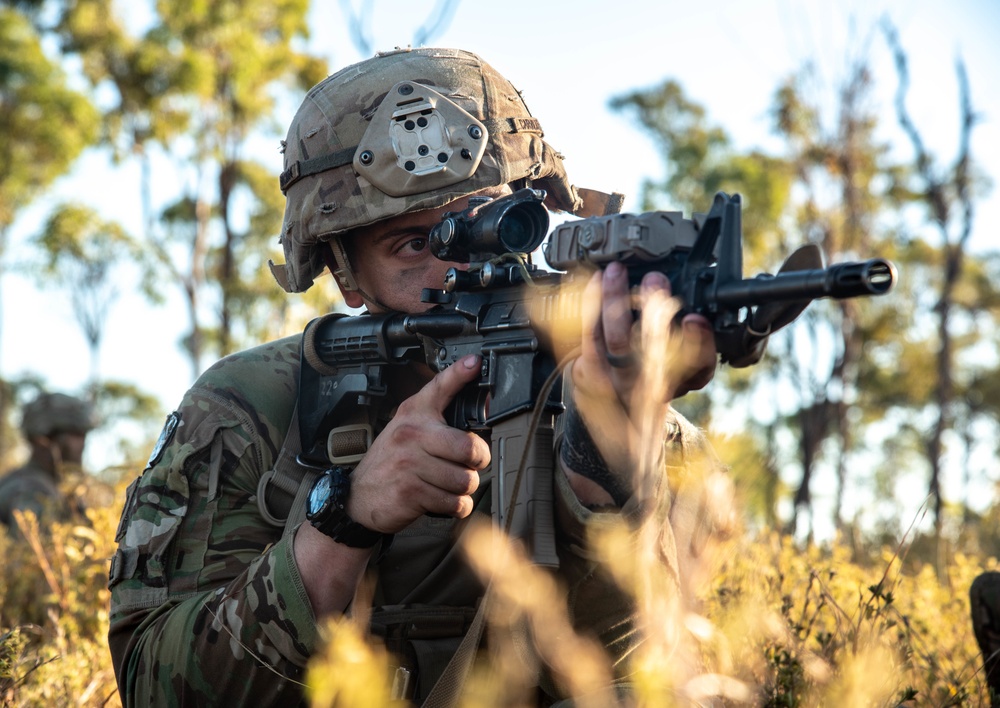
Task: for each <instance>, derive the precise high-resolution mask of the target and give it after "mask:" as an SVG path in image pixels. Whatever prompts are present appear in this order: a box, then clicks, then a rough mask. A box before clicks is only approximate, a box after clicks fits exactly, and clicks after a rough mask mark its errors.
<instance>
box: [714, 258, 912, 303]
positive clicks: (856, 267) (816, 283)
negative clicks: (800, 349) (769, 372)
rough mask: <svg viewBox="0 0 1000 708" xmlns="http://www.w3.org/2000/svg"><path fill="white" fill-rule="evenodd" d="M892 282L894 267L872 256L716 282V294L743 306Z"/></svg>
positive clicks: (876, 289) (844, 293) (850, 292)
mask: <svg viewBox="0 0 1000 708" xmlns="http://www.w3.org/2000/svg"><path fill="white" fill-rule="evenodd" d="M895 282H896V267H895V266H894V265H893V264H892V263H891V262H890V261H887V260H885V259H884V258H872V259H870V260H867V261H861V262H857V263H837V264H835V265H832V266H830V267H829V268H819V269H815V270H794V271H786V272H784V273H778V274H777V275H762V276H757V277H756V278H749V279H747V280H737V281H735V282H729V283H719V286H718V289H717V291H716V294H715V295H716V301H717V302H718V303H719V304H720V305H726V306H731V307H746V306H751V305H763V304H765V303H768V302H794V301H802V300H815V299H818V298H824V297H832V298H837V299H843V298H849V297H858V296H862V295H882V294H884V293H886V292H888V291H889V290H890V289H891V288H892V286H893V284H895Z"/></svg>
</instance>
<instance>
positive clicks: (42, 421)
mask: <svg viewBox="0 0 1000 708" xmlns="http://www.w3.org/2000/svg"><path fill="white" fill-rule="evenodd" d="M93 429H94V411H93V408H92V407H91V406H90V404H89V403H87V402H86V401H81V400H80V399H79V398H74V397H73V396H67V395H66V394H65V393H43V394H41V395H39V396H38V398H36V399H35V400H34V401H32V402H31V403H29V404H27V405H26V406H25V407H24V412H23V415H22V418H21V430H23V431H24V434H25V435H26V436H27V437H29V438H30V437H34V436H38V435H41V436H44V437H48V436H50V435H52V434H53V433H57V432H67V433H89V432H90V431H91V430H93Z"/></svg>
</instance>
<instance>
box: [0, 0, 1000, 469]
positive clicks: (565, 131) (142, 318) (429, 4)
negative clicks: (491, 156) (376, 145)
mask: <svg viewBox="0 0 1000 708" xmlns="http://www.w3.org/2000/svg"><path fill="white" fill-rule="evenodd" d="M350 2H351V3H352V4H353V5H354V6H355V7H357V6H358V5H359V3H358V1H357V0H350ZM314 5H315V8H314V11H313V25H312V26H313V36H312V39H311V47H312V50H313V51H314V52H316V53H319V54H322V55H323V56H326V57H327V58H328V59H329V62H330V70H331V72H332V71H335V70H337V69H339V68H341V67H343V66H345V65H347V64H351V63H354V62H356V61H359V60H360V59H362V58H364V57H363V56H362V55H361V54H359V53H358V50H357V49H356V47H355V45H354V44H353V43H352V42H351V40H350V36H349V34H348V31H347V28H346V26H345V22H344V15H343V14H342V7H341V6H342V3H339V2H333V0H322V1H320V0H314ZM434 6H435V1H434V0H410V2H406V3H402V2H395V1H393V2H389V1H387V0H376V2H375V10H374V12H373V14H372V16H371V25H370V27H371V35H370V36H371V40H372V42H371V44H372V46H373V48H374V49H376V50H386V49H391V48H393V47H395V46H405V45H408V44H411V43H413V40H414V28H416V27H418V26H419V25H421V24H422V23H423V22H424V21H425V19H426V17H427V16H428V15H430V13H431V12H432V10H433V8H434ZM883 16H885V17H888V18H890V19H891V21H892V22H893V23H894V25H895V26H896V28H897V29H898V32H899V37H900V41H901V43H902V45H903V48H904V50H905V51H906V52H907V54H908V56H909V65H910V76H911V90H910V94H909V100H908V107H909V110H910V113H911V115H912V116H913V117H914V120H915V122H916V123H917V127H918V129H919V130H920V131H921V132H922V134H923V135H924V138H925V140H926V142H927V145H928V147H929V148H930V150H931V151H932V152H933V153H934V154H935V155H936V156H937V157H939V158H940V160H941V161H942V164H944V163H947V162H949V161H950V160H952V159H953V158H954V155H955V152H956V149H957V142H958V134H959V133H958V85H957V81H956V78H955V76H956V75H955V61H956V58H958V57H961V58H962V59H963V60H964V62H965V64H966V68H967V71H968V76H969V83H970V88H971V95H972V100H973V104H974V107H975V108H976V110H977V113H978V115H979V117H980V122H979V124H978V125H977V126H976V128H975V131H974V133H973V142H972V149H973V153H974V155H975V156H976V157H977V158H978V160H979V162H980V166H981V168H982V169H983V170H984V171H985V172H986V173H987V174H988V175H990V176H992V179H993V180H994V181H996V180H998V179H1000V169H998V168H997V163H996V158H997V156H1000V80H998V79H997V77H996V75H995V72H996V67H998V66H1000V43H998V42H997V41H996V36H997V34H998V32H1000V1H998V0H953V1H952V2H949V3H943V2H940V0H905V1H904V0H867V1H860V0H842V1H841V2H836V3H833V2H829V1H828V0H823V1H816V0H803V1H799V2H796V1H795V0H756V1H754V2H750V1H748V0H743V1H739V0H716V1H715V2H712V3H691V2H684V3H679V2H672V1H671V0H652V1H649V2H646V1H645V0H617V1H615V2H599V1H597V0H575V1H574V2H572V3H569V2H544V1H541V0H539V1H538V2H535V3H530V4H511V5H498V4H496V3H483V2H473V1H472V0H464V1H463V2H461V3H460V5H459V6H458V9H457V11H456V12H455V14H454V16H453V18H452V20H451V22H450V24H449V25H448V27H447V29H446V30H445V31H444V32H443V33H441V34H439V35H437V37H436V38H435V39H434V41H433V44H435V45H437V46H451V47H461V48H463V49H468V50H471V51H473V52H475V53H477V54H479V55H481V56H482V57H483V58H484V59H486V60H487V61H488V62H489V63H491V64H492V65H493V66H494V67H495V68H497V69H498V70H499V71H500V72H501V73H503V74H504V75H506V76H507V78H509V79H510V80H511V81H512V82H513V83H514V85H515V86H517V87H518V88H519V89H520V90H521V91H522V92H523V95H524V98H525V101H526V102H527V105H528V107H529V108H530V110H531V111H532V113H533V114H534V115H535V116H536V117H537V118H538V119H539V120H540V121H541V124H542V126H543V128H544V130H545V137H546V140H547V141H548V142H549V144H551V145H552V146H554V147H555V148H556V149H558V150H559V151H560V152H562V153H563V154H564V155H565V158H566V159H565V164H566V169H567V172H568V174H569V176H570V179H571V181H573V182H574V183H575V184H576V185H577V186H581V187H589V188H594V189H600V190H603V191H619V192H624V193H625V194H626V202H625V209H626V211H635V210H637V209H638V208H639V188H640V185H641V183H642V180H643V179H644V178H647V177H659V176H661V175H662V170H663V166H662V162H661V160H660V158H659V156H658V155H657V154H656V152H655V150H654V146H653V144H652V142H651V141H650V140H649V139H648V138H647V137H646V136H645V135H643V134H642V133H641V132H640V130H639V129H638V128H637V127H636V126H635V125H634V124H633V123H632V122H631V120H630V119H629V117H628V116H626V115H623V114H620V113H614V112H612V111H611V110H610V109H609V107H608V101H609V99H610V98H611V97H613V96H616V95H620V94H622V93H625V92H628V91H632V90H635V89H640V88H647V87H652V86H654V85H657V84H659V83H660V82H662V81H663V80H665V79H667V78H673V79H675V80H677V81H679V82H680V83H681V85H682V87H683V89H684V91H685V93H686V94H687V96H688V97H689V98H690V99H691V100H693V101H695V102H697V103H700V104H701V105H703V106H705V108H706V109H707V111H708V118H709V120H710V121H711V122H712V123H714V124H717V125H721V126H722V127H723V128H724V129H725V130H726V131H727V132H728V133H729V135H730V136H731V138H732V139H733V141H734V142H735V144H736V145H737V146H738V147H740V148H744V149H749V148H751V147H762V148H765V149H767V148H770V149H777V147H776V146H777V142H776V139H775V138H774V136H773V135H772V134H771V133H770V123H769V118H768V111H769V106H770V104H771V100H772V96H773V93H774V91H775V89H776V88H777V87H778V85H779V83H780V82H781V81H782V80H783V79H785V78H786V77H787V76H789V75H790V74H791V73H793V72H794V71H796V70H797V69H799V68H800V67H802V66H803V65H804V64H805V63H806V62H809V61H811V62H813V64H814V65H815V66H816V67H817V70H818V77H819V80H820V81H821V82H822V85H824V86H827V87H833V86H836V85H837V83H838V81H839V80H841V79H842V78H843V73H844V67H845V66H846V59H847V57H849V56H857V55H858V54H859V53H861V52H862V51H865V48H866V47H868V49H867V51H868V52H869V56H871V58H872V64H873V66H874V70H875V71H874V73H875V80H876V87H877V91H878V98H877V101H878V106H879V110H880V111H881V112H882V114H883V115H884V116H885V121H884V123H885V125H886V126H887V127H889V128H891V127H892V126H894V125H895V114H894V112H893V108H892V99H893V95H894V92H895V89H896V73H895V70H894V68H893V65H892V61H891V56H890V53H889V51H888V49H887V46H886V43H885V40H884V38H883V37H882V35H881V33H879V32H878V31H877V27H876V24H877V22H878V20H879V19H880V18H882V17H883ZM291 117H292V116H291V113H289V114H288V115H287V116H285V117H284V118H283V119H282V122H283V123H285V124H287V122H288V120H290V119H291ZM278 137H279V136H275V137H274V139H273V144H274V146H275V149H274V150H273V151H272V152H270V153H265V154H263V155H260V156H258V157H259V158H260V159H262V160H265V161H266V160H271V161H272V162H273V167H274V171H275V173H277V172H279V171H280V169H281V157H280V155H279V154H278V151H277V140H278ZM889 137H890V138H891V139H892V141H893V142H894V143H895V144H896V145H897V146H898V147H899V150H900V152H899V156H900V157H901V158H906V157H909V156H910V155H911V154H912V153H911V152H910V151H909V147H908V143H907V142H906V141H905V140H903V139H902V137H901V136H900V135H899V134H898V132H897V133H896V134H895V135H889ZM170 179H171V176H170V175H168V174H162V175H161V174H157V175H155V177H154V188H159V189H165V190H170V189H171V188H172V185H171V184H170ZM138 183H139V180H138V171H137V168H136V166H135V165H129V164H126V165H124V166H123V167H119V168H116V169H111V167H110V165H109V164H108V161H107V159H106V157H105V156H102V155H100V154H90V155H87V156H85V158H84V159H82V160H81V161H80V162H79V164H78V165H77V167H76V169H75V170H74V171H73V173H72V174H70V175H69V176H67V177H66V178H63V179H61V180H60V181H59V182H58V183H57V185H56V186H55V187H54V189H53V190H52V191H51V192H50V193H48V194H46V195H45V197H44V198H42V199H40V200H39V201H38V202H36V204H35V205H34V206H33V207H32V208H31V209H29V210H28V211H27V212H26V213H25V214H24V216H23V218H21V219H20V220H19V221H18V222H17V223H16V224H15V226H14V228H13V233H12V242H11V244H12V246H11V251H10V253H11V254H14V255H16V254H17V252H18V248H19V245H21V246H20V247H23V243H24V242H25V240H26V239H27V238H28V237H29V236H30V235H31V234H32V233H33V232H34V231H35V230H37V229H38V227H39V225H40V224H41V223H42V221H43V219H44V216H45V214H46V213H47V212H46V210H47V209H48V208H49V207H50V205H51V204H53V203H55V202H56V201H58V200H60V199H66V198H73V199H78V200H82V201H84V202H86V203H90V204H93V205H94V206H96V207H98V208H99V209H100V210H101V212H102V213H103V214H104V215H105V216H106V217H107V218H114V219H117V220H119V221H121V222H122V223H123V224H125V225H126V227H128V228H131V229H132V230H134V231H135V232H139V230H140V224H141V221H140V215H139V209H138V204H139V192H138V188H137V185H138ZM275 188H276V189H277V184H276V185H275ZM707 206H708V205H706V208H707ZM998 221H1000V189H994V190H993V191H992V192H991V193H990V194H989V195H988V197H987V198H985V199H983V200H981V201H980V202H979V203H978V205H977V218H976V230H975V233H974V235H973V246H974V247H976V248H982V249H985V248H992V247H994V245H995V244H994V241H993V240H992V239H993V238H994V237H993V233H994V232H995V230H996V228H995V226H994V225H995V224H996V223H998ZM782 258H783V256H782V255H781V254H776V259H775V260H776V265H777V263H780V260H781V259H782ZM0 288H2V293H0V295H2V298H0V306H2V313H0V316H2V330H0V373H2V374H3V375H4V376H6V377H15V376H18V375H21V374H24V373H27V372H35V373H37V374H40V375H41V376H42V377H43V378H44V379H45V380H47V381H48V382H49V385H50V388H51V389H53V390H64V391H68V392H75V391H79V390H80V389H81V388H82V387H83V386H84V385H85V383H86V380H87V376H88V372H89V361H88V357H87V350H86V346H85V342H84V340H83V337H82V335H81V333H80V331H79V329H78V327H77V325H76V324H75V321H74V319H73V316H72V312H71V309H70V305H69V301H68V298H67V297H66V295H65V294H63V293H61V292H56V291H51V290H39V289H37V288H36V287H35V286H34V284H33V283H32V282H31V281H29V280H27V279H25V278H24V277H22V276H21V275H20V274H18V273H16V272H14V273H8V274H7V275H6V276H5V277H4V279H3V281H2V282H0ZM123 289H124V290H125V292H124V293H123V296H122V298H121V300H120V301H119V302H118V303H117V304H116V305H115V306H114V308H113V309H112V311H111V313H110V316H109V320H108V323H107V333H106V337H105V343H104V345H103V348H102V352H101V372H102V374H103V375H104V376H105V377H110V378H116V379H124V380H128V381H133V382H135V383H136V384H138V385H139V386H141V387H142V388H144V389H146V390H149V391H151V392H153V393H154V394H155V395H156V396H157V397H159V399H160V400H161V401H162V403H163V407H164V413H166V412H167V411H168V410H170V409H172V408H173V407H174V406H175V405H176V404H177V403H178V402H179V401H180V398H181V396H182V395H183V393H184V391H185V390H186V389H187V387H188V386H189V385H190V383H191V372H190V371H189V366H188V363H187V360H186V358H185V357H184V355H183V354H182V353H181V351H180V349H179V347H178V345H177V342H178V339H179V337H180V335H181V332H183V331H184V329H185V327H186V315H185V312H184V309H183V304H182V300H181V298H180V296H179V295H178V296H177V297H176V298H173V299H171V300H170V301H169V302H168V303H167V305H166V306H163V307H157V308H152V307H150V306H149V305H148V304H147V303H146V302H145V301H143V300H142V299H141V298H140V297H139V296H138V295H137V294H134V293H133V292H131V291H130V284H128V283H123ZM208 363H209V362H206V365H207V364H208ZM109 454H110V452H109V451H108V450H107V449H103V448H101V447H100V446H99V445H90V446H88V451H87V460H88V463H89V464H90V465H92V466H96V465H101V464H103V462H104V461H105V460H106V459H107V456H108V455H109Z"/></svg>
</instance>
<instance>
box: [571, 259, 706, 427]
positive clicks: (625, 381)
mask: <svg viewBox="0 0 1000 708" xmlns="http://www.w3.org/2000/svg"><path fill="white" fill-rule="evenodd" d="M669 297H670V281H669V280H668V279H667V277H666V276H665V275H663V274H662V273H658V272H651V273H648V274H646V276H645V277H644V278H643V280H642V284H641V286H640V288H639V297H638V299H636V298H635V297H633V295H632V293H631V291H630V288H629V284H628V273H627V271H626V269H625V267H624V266H622V264H620V263H617V262H615V263H611V264H609V265H608V266H607V267H606V268H605V269H604V270H603V271H598V272H596V273H594V275H593V277H592V278H591V280H590V282H589V283H588V284H587V287H586V289H585V290H584V299H583V323H584V332H583V338H582V341H581V355H580V358H579V359H577V360H576V361H575V362H574V364H573V381H574V383H575V384H576V385H577V386H578V387H582V388H583V389H585V390H588V391H592V392H594V393H595V394H597V395H599V396H604V397H607V398H609V399H611V397H612V396H613V397H614V398H616V399H617V400H618V401H620V402H621V404H622V405H623V406H625V407H626V408H630V407H632V406H633V405H634V401H633V396H634V394H635V393H636V392H637V390H638V392H640V393H645V392H649V391H656V393H657V395H658V397H659V398H661V399H663V400H662V402H664V403H665V402H668V401H670V400H672V399H673V398H677V397H680V396H683V395H684V394H685V393H688V392H689V391H694V390H697V389H700V388H703V387H704V386H706V385H708V383H709V382H710V381H711V380H712V377H713V376H714V375H715V367H716V362H717V359H718V356H717V354H716V351H715V341H714V338H713V334H712V327H711V324H710V323H709V322H708V320H707V319H706V318H705V317H702V316H701V315H694V314H690V315H686V316H685V317H684V318H683V320H682V321H681V323H680V325H679V326H675V325H672V318H669V319H668V320H667V321H666V322H664V321H663V318H662V317H657V316H656V315H657V314H658V313H657V312H656V311H657V310H662V309H663V308H664V307H665V306H666V305H667V301H668V299H669ZM650 308H652V311H648V310H650ZM634 311H637V312H638V313H639V314H640V318H638V319H637V318H636V317H635V316H634V315H633V312H634ZM647 311H648V312H647ZM643 312H646V315H648V316H646V317H643V316H641V315H642V313H643ZM668 317H669V315H668ZM644 319H645V320H647V326H653V327H663V328H668V327H671V326H673V331H671V332H669V333H667V334H668V336H643V333H641V332H639V331H637V327H641V326H642V322H643V320H644ZM645 334H646V335H655V334H657V333H656V332H647V333H645ZM643 345H646V348H648V349H650V350H643ZM649 357H653V358H660V359H662V360H663V361H664V362H665V364H666V366H665V372H664V373H665V378H666V380H665V381H664V382H662V383H664V384H665V385H663V386H660V385H659V384H660V383H661V382H646V384H652V383H655V384H657V385H655V386H652V387H650V386H647V385H646V384H643V385H640V380H641V376H642V373H643V364H644V361H643V359H644V358H649ZM637 386H639V388H638V389H637ZM612 400H613V399H612Z"/></svg>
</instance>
